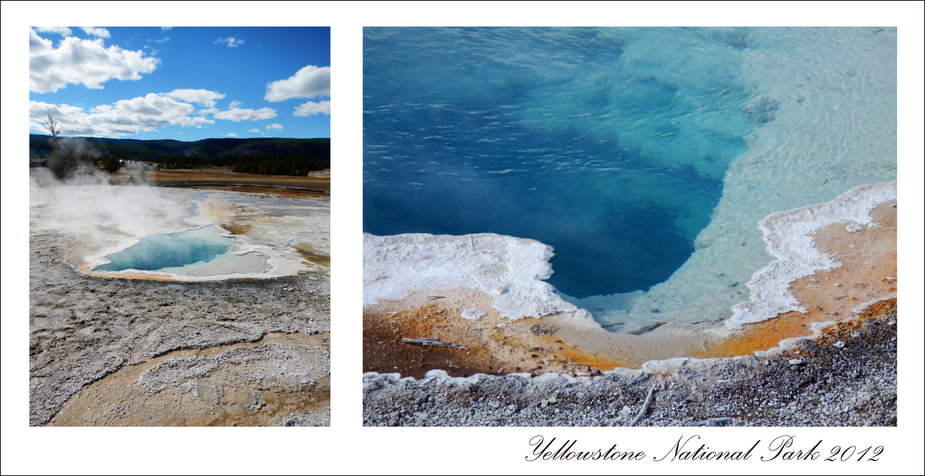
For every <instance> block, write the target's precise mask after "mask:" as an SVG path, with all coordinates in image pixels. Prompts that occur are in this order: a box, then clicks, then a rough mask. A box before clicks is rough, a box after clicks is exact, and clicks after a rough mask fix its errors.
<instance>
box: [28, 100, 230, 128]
mask: <svg viewBox="0 0 925 476" xmlns="http://www.w3.org/2000/svg"><path fill="white" fill-rule="evenodd" d="M195 109H196V108H195V107H193V105H191V104H187V103H183V102H179V101H175V100H174V99H171V98H169V97H166V96H163V95H159V94H153V93H151V94H148V95H147V96H144V97H136V98H133V99H126V100H121V101H117V102H116V103H115V104H112V105H106V104H104V105H100V106H96V107H94V108H92V109H90V111H88V112H87V111H84V110H83V108H80V107H76V106H70V105H67V104H61V105H56V104H48V103H44V102H38V101H30V102H29V119H30V122H29V128H30V129H31V130H36V131H43V130H44V128H42V126H41V123H42V122H44V121H45V120H46V118H47V116H48V115H49V114H51V115H54V116H55V118H56V119H57V120H58V122H59V123H60V124H61V131H62V134H63V135H68V136H93V137H115V136H125V135H132V134H136V133H138V132H141V131H154V130H157V128H159V127H165V126H170V125H180V126H194V127H200V126H201V125H202V124H215V121H213V120H211V119H206V118H205V117H202V116H195V117H193V116H191V114H193V113H194V112H195Z"/></svg>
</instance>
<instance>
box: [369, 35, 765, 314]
mask: <svg viewBox="0 0 925 476" xmlns="http://www.w3.org/2000/svg"><path fill="white" fill-rule="evenodd" d="M742 38H743V36H742V35H737V34H736V31H735V30H723V33H722V34H718V33H717V32H714V31H710V30H681V29H626V30H597V29H590V28H579V29H470V28H466V29H440V28H396V29H383V28H367V29H365V38H364V77H363V88H364V104H363V109H364V124H363V132H364V138H363V150H364V157H363V159H364V172H363V173H364V198H363V228H364V231H366V232H369V233H373V234H377V235H392V234H399V233H412V232H421V233H433V234H453V235H461V234H467V233H482V232H491V233H499V234H504V235H512V236H517V237H524V238H533V239H536V240H539V241H541V242H543V243H546V244H548V245H551V246H553V247H554V248H555V253H556V257H555V258H553V261H552V264H553V269H554V275H553V276H552V278H551V279H550V280H549V282H550V283H552V284H553V285H554V286H556V288H557V289H558V290H560V291H561V292H563V293H565V294H569V295H571V296H574V297H584V296H589V295H596V294H610V293H615V292H628V291H634V290H638V289H642V290H645V289H648V288H649V287H651V286H652V285H655V284H657V283H659V282H662V281H664V280H665V279H667V278H668V277H669V276H670V275H671V274H672V273H673V272H674V271H675V270H676V269H677V268H678V267H680V266H681V265H682V264H683V263H684V262H685V261H686V260H687V258H688V257H689V256H690V255H691V253H692V252H693V250H694V248H693V243H694V239H695V238H696V236H697V233H698V232H699V231H700V230H701V229H702V228H703V227H705V226H706V225H707V224H708V223H709V221H710V215H711V212H712V210H713V208H714V207H715V206H716V204H717V203H718V201H719V199H720V196H721V193H722V177H723V175H724V173H725V170H726V168H727V166H728V164H729V163H730V162H731V161H732V160H733V159H734V158H735V157H736V156H737V155H739V154H740V153H742V152H743V151H744V150H745V148H746V144H745V141H744V139H743V137H744V135H745V134H747V133H748V132H749V131H750V130H751V129H752V128H753V127H755V126H756V125H758V124H760V122H762V121H764V120H766V118H760V117H754V115H750V114H749V113H748V112H747V111H746V109H745V107H744V106H745V104H746V103H747V101H748V100H749V99H750V98H749V96H748V94H747V93H746V92H745V91H744V90H743V89H742V87H741V86H739V85H738V84H737V83H736V78H737V76H738V71H737V69H736V68H737V61H738V50H740V49H741V48H743V45H742V42H743V41H744V40H743V39H742Z"/></svg>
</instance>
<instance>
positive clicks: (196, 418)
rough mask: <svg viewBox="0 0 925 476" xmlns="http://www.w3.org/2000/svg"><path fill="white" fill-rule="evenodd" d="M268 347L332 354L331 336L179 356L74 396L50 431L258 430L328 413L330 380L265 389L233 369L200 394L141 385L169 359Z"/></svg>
mask: <svg viewBox="0 0 925 476" xmlns="http://www.w3.org/2000/svg"><path fill="white" fill-rule="evenodd" d="M266 344H284V345H287V346H291V348H293V349H297V348H298V346H314V347H323V348H328V347H329V345H330V333H327V332H325V333H321V334H315V335H311V336H305V335H302V334H286V333H268V334H267V335H266V336H264V337H263V338H262V339H260V340H258V341H256V342H243V343H236V344H228V345H220V346H215V347H208V348H205V349H184V350H178V351H174V352H169V353H167V354H165V355H161V356H158V357H156V358H153V359H150V360H148V361H146V362H143V363H141V364H137V365H129V366H125V367H123V368H121V369H119V370H118V371H116V372H114V373H112V374H109V375H107V376H106V377H103V378H102V379H100V380H97V381H96V382H94V383H92V384H90V385H88V386H86V387H85V388H83V389H81V390H80V391H79V392H78V393H76V394H74V395H72V396H71V397H70V398H69V399H68V400H67V402H65V403H64V405H63V406H62V407H61V409H60V411H58V413H57V414H56V415H55V416H54V418H53V419H52V420H51V422H49V423H48V424H47V425H46V426H260V425H279V424H282V423H284V422H285V420H287V419H288V418H290V417H291V415H293V414H301V415H304V414H307V413H308V414H311V413H319V412H321V413H323V412H326V411H327V408H328V405H329V402H330V382H329V379H325V380H324V381H322V382H320V384H319V385H313V386H302V385H297V384H292V383H290V384H288V385H287V384H285V383H282V384H281V383H280V382H282V381H280V382H274V383H272V384H270V385H267V384H264V385H261V384H259V383H258V382H255V381H252V379H250V378H248V376H247V374H246V373H245V372H242V371H241V370H239V369H236V368H234V367H236V365H230V366H224V367H222V366H219V367H218V368H216V369H214V370H212V371H211V372H210V373H209V374H208V375H205V376H202V377H199V378H196V379H195V380H194V381H195V382H196V384H197V390H198V393H197V394H193V393H192V392H191V391H190V390H189V389H187V388H183V386H182V382H175V383H174V385H173V386H172V387H169V388H166V389H163V390H159V391H156V392H151V391H149V390H147V389H145V387H144V386H143V385H142V384H141V383H140V380H141V379H142V375H143V374H144V373H145V372H146V371H149V370H151V369H153V368H155V367H157V366H158V364H161V363H162V362H165V361H167V360H170V359H176V358H178V357H190V358H196V359H209V358H214V357H215V356H218V355H219V354H222V353H223V352H226V351H228V350H231V349H235V348H243V349H253V348H255V347H258V346H262V345H266ZM271 362H272V361H271ZM273 367H274V368H275V367H276V365H273Z"/></svg>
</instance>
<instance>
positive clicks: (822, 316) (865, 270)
mask: <svg viewBox="0 0 925 476" xmlns="http://www.w3.org/2000/svg"><path fill="white" fill-rule="evenodd" d="M895 204H896V201H895V200H893V201H889V202H885V203H882V204H880V205H879V206H877V207H876V208H874V209H873V210H872V211H871V217H872V218H873V221H874V223H876V226H869V227H863V230H862V231H856V232H851V231H848V230H847V229H846V224H844V223H834V224H832V225H829V226H827V227H825V228H822V229H820V230H819V231H818V232H817V233H816V235H815V245H816V247H817V248H818V249H819V250H820V251H822V252H823V253H827V254H829V255H833V256H835V259H836V260H837V261H839V262H840V263H841V264H842V266H841V267H839V268H835V269H833V270H829V271H824V272H820V273H817V274H815V275H813V276H807V277H805V278H800V279H797V280H795V281H793V282H792V283H791V284H790V290H791V292H792V293H793V294H794V296H796V298H797V300H798V301H799V302H800V303H801V305H802V306H803V307H804V308H806V310H807V312H806V313H801V312H797V311H792V312H788V313H785V314H781V315H780V316H778V317H777V318H774V319H770V320H767V321H763V322H759V323H755V324H747V325H745V326H744V329H743V330H742V331H740V332H737V333H736V334H735V335H733V336H731V337H730V338H728V339H726V340H724V341H722V342H719V343H711V344H707V345H706V348H705V349H704V350H702V351H697V352H693V353H692V354H691V356H692V357H734V356H739V355H748V354H751V353H753V352H755V351H761V350H768V349H771V348H774V347H777V346H778V345H779V344H780V342H781V341H782V340H784V339H788V338H795V337H808V336H812V335H813V330H812V328H811V325H812V324H813V323H821V322H836V323H840V322H845V321H848V320H851V319H855V318H856V317H857V313H855V312H854V309H855V308H857V307H858V306H861V305H862V304H864V303H869V302H872V301H879V300H885V299H889V298H892V297H894V296H896V287H897V278H896V261H897V255H896V206H895ZM894 302H895V299H894Z"/></svg>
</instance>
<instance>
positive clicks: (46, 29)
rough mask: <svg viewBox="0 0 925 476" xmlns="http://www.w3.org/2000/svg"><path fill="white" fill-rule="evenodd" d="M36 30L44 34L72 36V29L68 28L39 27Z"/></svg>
mask: <svg viewBox="0 0 925 476" xmlns="http://www.w3.org/2000/svg"><path fill="white" fill-rule="evenodd" d="M35 29H36V31H40V32H42V33H58V34H60V35H64V36H71V29H70V28H68V27H66V26H37V27H35Z"/></svg>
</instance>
